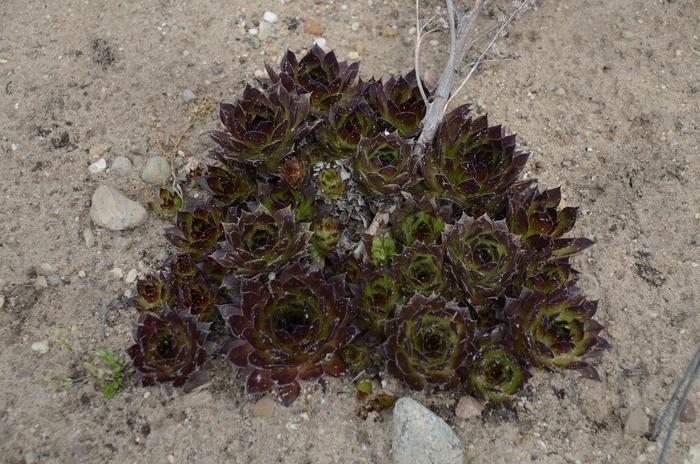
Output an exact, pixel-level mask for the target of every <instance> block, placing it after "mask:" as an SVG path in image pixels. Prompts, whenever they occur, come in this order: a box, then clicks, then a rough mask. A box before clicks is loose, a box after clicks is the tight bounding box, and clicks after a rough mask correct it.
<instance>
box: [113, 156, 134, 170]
mask: <svg viewBox="0 0 700 464" xmlns="http://www.w3.org/2000/svg"><path fill="white" fill-rule="evenodd" d="M131 168H132V164H131V160H129V158H127V157H126V156H117V157H116V158H114V161H112V166H110V168H109V169H110V170H111V171H112V172H115V173H118V174H126V173H127V172H129V171H131Z"/></svg>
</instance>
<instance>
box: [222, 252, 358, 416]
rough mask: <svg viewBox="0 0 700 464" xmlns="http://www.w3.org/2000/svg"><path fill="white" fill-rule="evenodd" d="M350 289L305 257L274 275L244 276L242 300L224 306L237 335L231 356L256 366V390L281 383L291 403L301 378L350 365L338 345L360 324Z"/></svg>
mask: <svg viewBox="0 0 700 464" xmlns="http://www.w3.org/2000/svg"><path fill="white" fill-rule="evenodd" d="M344 293H345V281H344V278H343V276H337V277H333V278H331V279H330V280H326V279H325V278H324V277H323V275H322V274H321V273H320V272H318V271H310V270H307V269H304V268H303V267H302V266H301V265H300V264H299V263H296V264H293V265H291V266H290V267H288V268H285V269H283V270H282V271H280V272H279V274H278V275H277V276H275V278H274V279H272V280H268V281H256V280H245V281H243V284H242V295H241V301H240V304H239V305H237V306H235V307H222V309H221V311H222V315H223V317H224V319H225V320H226V322H227V324H228V327H229V329H230V331H231V335H232V336H233V339H234V342H233V343H232V344H231V345H230V346H229V349H228V354H227V356H228V359H229V360H230V361H231V362H232V363H234V364H235V365H236V366H238V367H240V368H246V369H249V370H250V371H251V373H250V375H249V377H248V391H249V392H250V393H262V392H264V391H267V390H269V389H271V388H273V387H274V386H275V385H276V386H279V387H280V388H281V390H280V393H281V394H282V393H284V395H283V399H284V401H283V402H284V403H285V404H290V403H291V402H293V401H294V399H295V398H296V396H297V395H298V394H299V391H300V389H299V388H298V382H297V381H298V380H308V379H313V378H317V377H320V376H322V375H332V376H337V375H341V374H342V373H344V372H346V371H347V366H346V365H345V362H344V361H343V359H342V357H341V356H340V355H339V353H338V350H340V349H342V348H343V347H344V346H345V345H347V344H348V343H349V342H350V341H351V340H352V339H353V337H354V336H355V334H356V329H355V328H354V327H353V325H352V321H353V319H354V317H355V314H354V310H353V309H352V307H351V306H350V305H349V304H348V300H347V299H346V298H345V297H344Z"/></svg>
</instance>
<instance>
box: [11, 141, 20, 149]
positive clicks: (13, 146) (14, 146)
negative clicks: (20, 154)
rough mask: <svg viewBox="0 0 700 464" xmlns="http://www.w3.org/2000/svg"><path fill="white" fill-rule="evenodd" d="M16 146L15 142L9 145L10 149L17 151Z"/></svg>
mask: <svg viewBox="0 0 700 464" xmlns="http://www.w3.org/2000/svg"><path fill="white" fill-rule="evenodd" d="M18 148H19V147H18V146H17V144H16V143H13V144H12V145H10V150H12V151H17V149H18Z"/></svg>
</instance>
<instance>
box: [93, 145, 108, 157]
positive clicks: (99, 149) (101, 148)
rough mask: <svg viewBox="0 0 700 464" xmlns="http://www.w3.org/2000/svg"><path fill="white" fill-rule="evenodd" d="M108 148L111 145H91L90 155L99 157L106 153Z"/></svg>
mask: <svg viewBox="0 0 700 464" xmlns="http://www.w3.org/2000/svg"><path fill="white" fill-rule="evenodd" d="M110 148H111V147H110V146H109V145H107V144H106V143H101V144H99V145H95V146H92V147H90V156H92V157H93V158H99V157H100V156H102V155H104V154H105V153H107V152H108V151H109V149H110Z"/></svg>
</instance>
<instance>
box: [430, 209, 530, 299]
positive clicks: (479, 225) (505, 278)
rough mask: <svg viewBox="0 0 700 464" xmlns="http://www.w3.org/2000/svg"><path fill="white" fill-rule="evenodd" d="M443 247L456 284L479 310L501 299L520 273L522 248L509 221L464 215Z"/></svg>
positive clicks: (449, 232) (447, 236) (444, 238)
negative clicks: (518, 272) (489, 301)
mask: <svg viewBox="0 0 700 464" xmlns="http://www.w3.org/2000/svg"><path fill="white" fill-rule="evenodd" d="M442 246H443V249H444V250H445V254H446V256H447V259H448V261H449V269H450V271H451V273H452V275H453V278H454V281H455V282H456V283H457V285H458V286H459V287H460V289H461V291H462V292H463V293H464V295H465V296H466V297H467V299H468V300H469V303H470V304H472V305H473V306H474V307H476V308H477V309H479V308H481V307H483V306H484V305H485V304H486V303H487V302H488V300H489V299H493V298H498V297H499V296H501V295H502V294H503V293H504V292H505V290H506V289H507V288H508V285H509V284H510V282H511V281H512V280H513V278H514V277H515V275H516V272H517V271H518V265H519V260H520V258H521V252H520V247H519V244H518V241H517V237H516V236H514V235H512V234H510V233H509V232H508V227H507V226H506V223H505V221H492V220H491V219H490V218H489V217H488V216H481V217H480V218H478V219H475V218H473V217H470V216H467V215H462V217H461V218H460V219H459V221H457V222H456V223H455V224H454V225H453V226H452V227H451V228H450V230H449V231H448V232H446V233H445V236H444V237H443V239H442Z"/></svg>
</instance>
